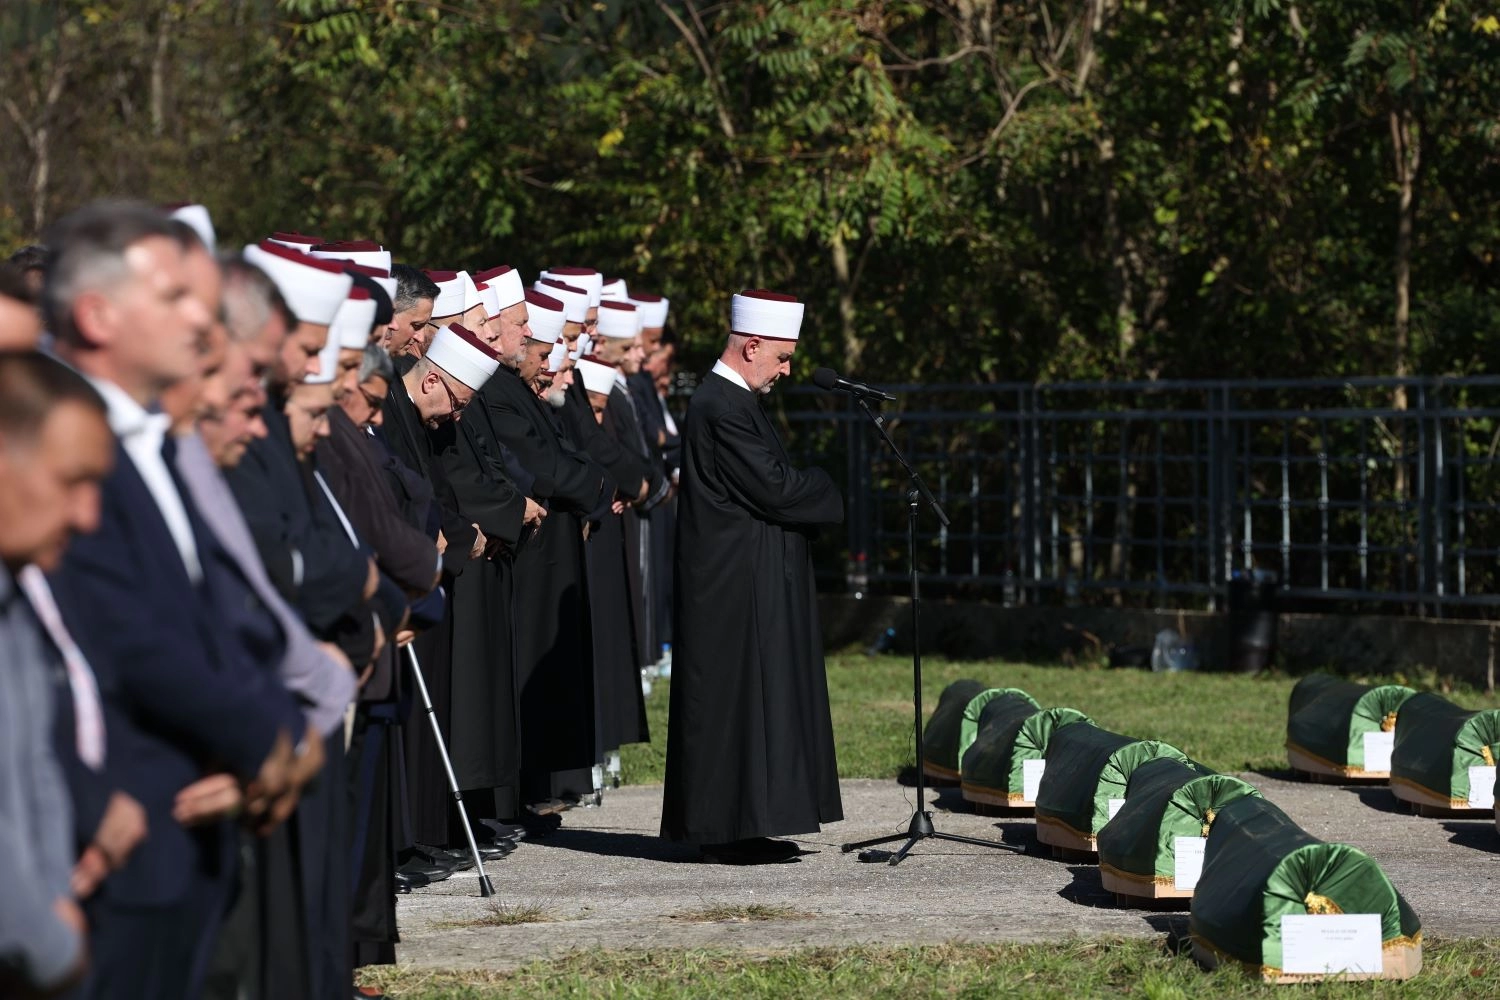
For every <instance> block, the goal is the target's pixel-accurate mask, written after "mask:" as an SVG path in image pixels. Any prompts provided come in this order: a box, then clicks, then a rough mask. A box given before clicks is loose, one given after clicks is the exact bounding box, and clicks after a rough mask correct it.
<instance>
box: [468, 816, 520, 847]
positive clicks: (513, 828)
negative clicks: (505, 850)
mask: <svg viewBox="0 0 1500 1000" xmlns="http://www.w3.org/2000/svg"><path fill="white" fill-rule="evenodd" d="M474 839H475V840H477V841H479V843H480V845H481V846H483V845H485V844H494V843H498V842H500V841H502V840H505V841H510V842H511V843H515V842H516V841H518V840H525V839H526V828H525V827H524V826H522V825H521V824H520V823H502V822H500V821H499V820H493V819H487V820H485V821H484V822H483V823H480V824H479V825H478V826H476V827H475V828H474Z"/></svg>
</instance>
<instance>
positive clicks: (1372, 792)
mask: <svg viewBox="0 0 1500 1000" xmlns="http://www.w3.org/2000/svg"><path fill="white" fill-rule="evenodd" d="M1343 790H1344V791H1346V792H1348V793H1349V794H1350V795H1358V796H1359V801H1360V802H1362V803H1363V804H1365V805H1367V806H1369V807H1370V808H1371V809H1376V810H1379V811H1380V812H1386V813H1394V814H1396V815H1404V814H1405V813H1406V810H1405V809H1402V808H1401V802H1400V800H1399V799H1397V798H1396V796H1394V795H1392V794H1391V790H1390V789H1389V788H1380V787H1375V788H1370V787H1363V788H1361V787H1359V786H1358V785H1346V786H1344V789H1343Z"/></svg>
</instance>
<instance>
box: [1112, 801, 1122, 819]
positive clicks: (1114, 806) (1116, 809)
mask: <svg viewBox="0 0 1500 1000" xmlns="http://www.w3.org/2000/svg"><path fill="white" fill-rule="evenodd" d="M1124 808H1125V800H1124V799H1110V800H1109V818H1110V819H1114V818H1115V814H1116V813H1118V812H1119V811H1120V810H1121V809H1124Z"/></svg>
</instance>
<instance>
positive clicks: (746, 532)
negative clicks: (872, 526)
mask: <svg viewBox="0 0 1500 1000" xmlns="http://www.w3.org/2000/svg"><path fill="white" fill-rule="evenodd" d="M801 326H802V303H800V302H798V301H797V300H796V299H794V298H792V297H791V296H789V295H779V294H777V293H775V292H767V291H760V290H756V291H747V292H741V293H740V294H739V295H736V296H735V297H734V301H733V305H732V308H731V318H730V334H729V339H728V342H727V344H726V345H725V347H724V353H723V354H722V355H721V356H720V358H719V360H718V361H717V362H716V363H715V364H714V367H713V371H711V372H710V373H709V374H708V376H707V377H706V378H705V379H704V380H703V384H702V385H701V386H700V387H699V389H698V391H697V392H696V393H695V394H694V395H693V399H692V403H691V404H690V405H689V407H688V414H687V420H686V421H685V428H684V432H683V451H682V477H681V490H682V492H681V496H680V497H679V500H678V503H679V507H678V515H677V517H678V521H677V551H676V572H677V583H676V587H675V594H676V609H675V612H676V629H675V632H674V633H673V634H674V637H675V647H674V650H673V673H672V705H671V714H670V716H669V720H670V722H669V726H670V728H669V731H668V736H667V787H666V801H665V804H664V807H663V813H662V836H663V837H666V838H668V839H670V840H682V841H688V842H690V843H696V844H698V845H700V847H701V849H702V851H703V857H704V860H706V861H711V862H717V863H721V864H768V863H780V862H786V861H792V860H795V859H796V856H797V854H798V853H799V851H798V848H797V846H796V845H795V844H794V843H791V842H790V841H785V840H772V839H770V838H772V837H777V836H787V835H792V834H798V833H813V832H816V831H817V830H818V827H819V824H820V823H831V822H834V821H836V820H840V819H843V816H844V813H843V807H842V805H841V803H840V801H839V784H838V770H837V767H836V764H835V761H834V752H833V722H832V720H831V718H830V717H829V712H828V682H827V679H826V677H825V676H824V672H823V640H822V636H821V634H820V633H819V629H818V613H817V591H816V589H815V587H814V583H813V567H812V558H811V555H810V553H809V544H810V542H811V539H812V537H813V534H814V532H815V531H816V526H817V525H821V524H835V523H837V522H839V521H842V520H843V517H844V505H843V499H842V497H840V495H839V491H838V488H837V487H835V486H834V484H833V480H832V479H830V478H829V476H828V474H827V473H826V472H824V471H823V470H822V469H798V468H794V467H793V466H792V463H791V460H790V458H789V457H788V455H787V453H786V449H785V448H783V447H782V445H781V441H780V439H779V438H777V436H776V431H775V429H774V428H773V427H772V426H771V421H770V420H769V419H768V418H767V417H766V415H765V413H764V412H763V411H762V409H761V406H760V397H761V396H763V395H765V394H766V393H768V392H770V390H771V387H772V386H774V385H775V384H776V382H777V380H778V379H780V378H782V377H783V376H786V375H789V374H791V359H792V353H793V352H794V351H795V350H796V349H797V335H798V332H799V331H800V329H801Z"/></svg>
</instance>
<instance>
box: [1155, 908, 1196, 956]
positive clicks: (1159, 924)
mask: <svg viewBox="0 0 1500 1000" xmlns="http://www.w3.org/2000/svg"><path fill="white" fill-rule="evenodd" d="M1190 919H1191V918H1189V916H1188V915H1187V914H1186V913H1153V914H1151V915H1150V916H1148V917H1146V923H1148V924H1150V925H1151V928H1152V929H1153V930H1156V931H1160V932H1161V933H1163V934H1165V935H1166V936H1167V939H1166V941H1164V942H1163V943H1162V947H1164V948H1165V949H1166V952H1167V954H1168V955H1186V954H1189V953H1190V952H1192V950H1193V938H1192V935H1191V933H1190V932H1189V929H1188V928H1189V921H1190Z"/></svg>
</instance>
